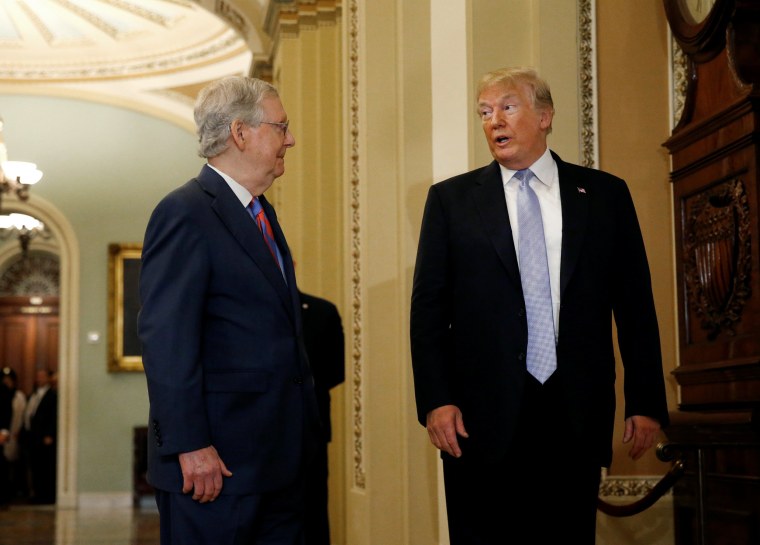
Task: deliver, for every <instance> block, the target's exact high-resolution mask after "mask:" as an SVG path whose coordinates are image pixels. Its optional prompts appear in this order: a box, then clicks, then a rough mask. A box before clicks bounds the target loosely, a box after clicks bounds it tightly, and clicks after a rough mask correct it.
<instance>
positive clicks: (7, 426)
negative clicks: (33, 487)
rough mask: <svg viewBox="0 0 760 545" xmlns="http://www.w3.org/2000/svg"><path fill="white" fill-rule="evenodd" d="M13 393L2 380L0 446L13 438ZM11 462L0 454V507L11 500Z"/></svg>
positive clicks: (0, 385)
mask: <svg viewBox="0 0 760 545" xmlns="http://www.w3.org/2000/svg"><path fill="white" fill-rule="evenodd" d="M12 407H13V393H12V392H11V389H10V388H9V387H8V386H7V385H6V383H5V380H3V381H2V382H0V447H3V449H5V445H7V444H8V442H9V441H10V440H11V416H12V413H13V409H12ZM10 492H11V484H10V464H9V463H8V460H7V459H6V457H5V456H4V455H2V456H0V509H4V508H5V507H7V505H8V503H9V502H10V500H11V494H10Z"/></svg>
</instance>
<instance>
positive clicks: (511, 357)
mask: <svg viewBox="0 0 760 545" xmlns="http://www.w3.org/2000/svg"><path fill="white" fill-rule="evenodd" d="M554 159H555V160H556V162H557V165H558V169H559V184H560V195H561V199H562V256H561V266H560V269H561V270H560V290H561V301H560V303H561V307H560V315H559V339H558V343H557V371H556V373H557V376H556V377H554V380H560V381H561V391H562V392H563V395H564V402H565V404H566V408H567V410H566V413H565V414H562V415H557V425H558V426H571V427H572V431H573V434H574V436H575V438H576V439H577V440H578V441H580V442H579V443H578V445H583V448H587V449H588V450H589V456H595V457H596V458H598V461H599V465H600V466H605V467H609V463H610V462H611V458H612V431H613V423H614V417H615V386H614V383H615V355H614V350H613V333H612V318H613V314H614V319H615V323H616V326H617V332H618V344H619V348H620V352H621V355H622V361H623V365H624V366H625V387H624V391H625V413H626V414H625V416H626V417H627V416H631V415H646V416H651V417H654V418H657V419H659V421H660V423H661V425H662V426H663V427H664V426H665V425H667V423H668V412H667V406H666V400H665V389H664V377H663V369H662V357H661V353H660V339H659V330H658V325H657V317H656V315H655V307H654V301H653V296H652V287H651V283H650V274H649V265H648V263H647V257H646V253H645V250H644V243H643V240H642V237H641V231H640V229H639V224H638V220H637V218H636V212H635V210H634V206H633V201H632V199H631V195H630V193H629V191H628V188H627V186H626V184H625V182H624V181H623V180H621V179H620V178H617V177H615V176H612V175H610V174H607V173H604V172H602V171H599V170H594V169H589V168H583V167H580V166H577V165H573V164H569V163H565V162H563V161H562V160H561V159H560V158H559V157H558V156H557V155H554ZM527 327H528V326H527V320H526V316H525V303H524V300H523V294H522V285H521V282H520V271H519V269H518V264H517V254H516V251H515V247H514V242H513V238H512V229H511V226H510V221H509V215H508V213H507V205H506V200H505V197H504V187H503V183H502V178H501V173H500V170H499V165H498V164H497V163H496V162H493V163H491V164H489V165H488V166H485V167H483V168H480V169H477V170H474V171H471V172H468V173H465V174H462V175H459V176H456V177H454V178H451V179H449V180H445V181H442V182H440V183H437V184H434V185H433V186H432V187H431V188H430V191H429V194H428V198H427V203H426V205H425V212H424V216H423V220H422V229H421V233H420V241H419V249H418V254H417V263H416V266H415V272H414V283H413V291H412V307H411V348H412V364H413V369H414V386H415V395H416V400H417V415H418V419H419V421H420V423H422V424H423V425H425V420H426V415H427V413H428V412H429V411H430V410H432V409H435V408H436V407H440V406H442V405H448V404H453V405H457V406H458V407H459V408H460V409H461V410H462V413H463V419H464V424H465V427H466V429H467V431H468V433H469V436H470V438H469V439H467V440H460V445H461V446H462V451H463V453H465V452H469V453H471V454H469V455H468V459H470V460H473V458H474V459H475V460H477V458H478V457H480V456H483V457H487V458H493V459H500V458H502V457H503V455H504V453H505V451H506V449H507V448H508V447H509V444H510V440H511V437H512V434H513V432H514V430H515V424H516V422H517V419H518V415H519V410H520V404H521V398H522V391H523V387H524V384H525V379H526V372H525V353H526V351H527V342H528V329H527ZM547 433H551V430H547Z"/></svg>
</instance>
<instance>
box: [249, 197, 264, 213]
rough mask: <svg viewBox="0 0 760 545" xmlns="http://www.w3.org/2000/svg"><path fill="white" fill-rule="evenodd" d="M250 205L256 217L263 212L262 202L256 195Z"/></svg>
mask: <svg viewBox="0 0 760 545" xmlns="http://www.w3.org/2000/svg"><path fill="white" fill-rule="evenodd" d="M249 206H250V207H251V212H253V216H254V217H256V216H258V215H259V214H260V213H261V203H260V202H259V198H258V197H254V198H253V200H252V201H251V204H250V205H249Z"/></svg>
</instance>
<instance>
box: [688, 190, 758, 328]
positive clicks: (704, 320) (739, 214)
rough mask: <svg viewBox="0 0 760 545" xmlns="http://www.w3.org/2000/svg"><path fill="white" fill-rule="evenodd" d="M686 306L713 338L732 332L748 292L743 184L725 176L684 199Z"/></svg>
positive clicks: (747, 231) (747, 227)
mask: <svg viewBox="0 0 760 545" xmlns="http://www.w3.org/2000/svg"><path fill="white" fill-rule="evenodd" d="M684 210H685V212H686V216H685V222H684V245H683V246H684V279H685V281H686V291H687V306H688V308H690V309H693V310H694V312H695V313H696V315H697V316H699V317H700V321H701V324H700V325H701V326H702V328H703V329H706V330H707V331H708V338H709V339H714V338H715V337H717V335H718V334H719V333H720V332H721V331H726V332H727V333H728V334H729V335H733V334H734V333H735V331H734V326H735V324H736V323H737V322H738V321H739V320H740V319H741V313H742V309H743V308H744V305H745V303H746V301H747V300H748V299H749V296H750V284H749V277H750V269H751V261H750V259H751V247H750V243H751V230H750V214H749V204H748V202H747V194H746V191H745V188H744V183H743V182H742V181H741V180H740V179H738V178H735V179H732V180H728V181H726V182H723V183H721V184H718V185H716V186H713V187H711V188H709V189H708V190H706V191H703V192H701V193H698V194H696V195H694V196H692V197H690V198H688V199H686V201H685V203H684Z"/></svg>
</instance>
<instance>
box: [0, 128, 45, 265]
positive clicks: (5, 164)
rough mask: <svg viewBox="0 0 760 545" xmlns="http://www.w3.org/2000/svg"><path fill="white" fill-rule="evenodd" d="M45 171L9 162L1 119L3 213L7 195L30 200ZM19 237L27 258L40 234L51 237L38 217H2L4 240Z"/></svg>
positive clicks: (1, 237)
mask: <svg viewBox="0 0 760 545" xmlns="http://www.w3.org/2000/svg"><path fill="white" fill-rule="evenodd" d="M41 178H42V171H41V170H39V169H38V168H37V165H35V164H34V163H28V162H26V161H8V151H7V149H6V147H5V141H4V140H3V119H2V117H0V211H2V204H3V200H2V199H3V195H5V194H6V193H15V194H16V197H18V199H19V200H21V201H26V200H27V199H29V188H30V187H31V186H33V185H34V184H36V183H37V182H39V181H40V179H41ZM12 234H16V236H17V237H18V240H19V244H21V252H22V254H23V255H24V257H26V254H27V251H28V250H29V243H30V242H31V241H32V239H33V238H35V237H36V236H38V235H44V236H45V238H48V237H49V236H50V234H49V233H47V232H46V231H45V225H44V224H43V223H42V222H41V221H39V220H38V219H37V218H33V217H32V216H27V215H26V214H5V215H0V240H5V239H7V238H8V237H10V236H11V235H12Z"/></svg>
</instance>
